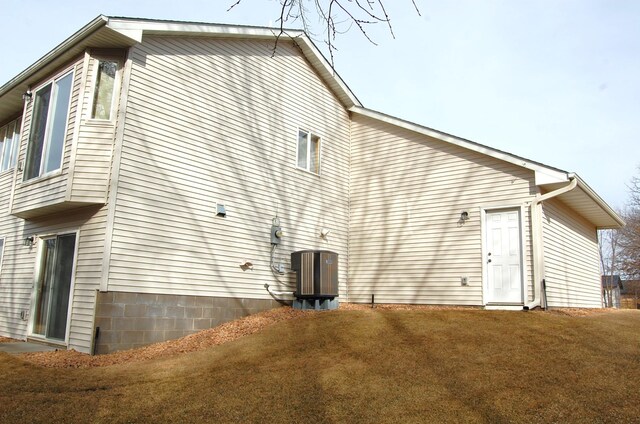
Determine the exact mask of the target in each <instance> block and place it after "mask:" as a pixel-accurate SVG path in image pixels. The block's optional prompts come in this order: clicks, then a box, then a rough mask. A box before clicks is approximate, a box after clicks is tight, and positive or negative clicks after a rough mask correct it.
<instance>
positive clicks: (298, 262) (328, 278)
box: [291, 250, 338, 309]
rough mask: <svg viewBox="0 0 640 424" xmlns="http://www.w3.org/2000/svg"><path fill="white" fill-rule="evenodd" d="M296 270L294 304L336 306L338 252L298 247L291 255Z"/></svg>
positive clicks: (309, 307) (301, 307)
mask: <svg viewBox="0 0 640 424" xmlns="http://www.w3.org/2000/svg"><path fill="white" fill-rule="evenodd" d="M291 269H292V270H293V271H295V273H296V291H295V297H296V301H294V305H293V306H294V307H295V308H298V309H335V308H337V307H338V299H337V297H338V254H337V253H335V252H330V251H328V250H300V251H297V252H293V253H292V254H291Z"/></svg>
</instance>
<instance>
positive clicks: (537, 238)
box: [523, 174, 578, 311]
mask: <svg viewBox="0 0 640 424" xmlns="http://www.w3.org/2000/svg"><path fill="white" fill-rule="evenodd" d="M576 177H577V176H576V175H575V174H570V175H568V178H569V184H567V185H566V186H564V187H561V188H559V189H557V190H554V191H551V192H549V193H547V194H544V195H542V196H539V197H536V199H535V200H534V201H533V202H531V227H532V228H531V242H532V244H533V251H532V254H533V300H532V301H531V302H529V303H528V304H526V305H524V307H523V310H525V311H528V310H530V309H534V308H537V307H541V303H540V302H541V297H542V295H541V294H542V293H541V288H542V286H541V282H542V278H543V276H544V252H543V250H542V244H543V243H542V237H543V235H542V213H541V209H540V205H541V204H542V202H544V201H545V200H549V199H551V198H554V197H556V196H559V195H561V194H564V193H567V192H569V191H571V190H573V189H574V188H576V187H577V186H578V178H576ZM545 303H546V299H545ZM545 307H546V305H545Z"/></svg>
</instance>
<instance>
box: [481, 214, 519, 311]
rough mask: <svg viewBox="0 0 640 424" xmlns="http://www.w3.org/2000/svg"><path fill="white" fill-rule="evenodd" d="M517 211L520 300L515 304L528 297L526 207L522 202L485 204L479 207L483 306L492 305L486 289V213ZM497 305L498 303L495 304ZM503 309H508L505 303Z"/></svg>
mask: <svg viewBox="0 0 640 424" xmlns="http://www.w3.org/2000/svg"><path fill="white" fill-rule="evenodd" d="M516 210H517V211H518V213H519V217H520V219H519V225H520V288H521V291H520V302H519V303H518V304H517V305H518V309H519V308H520V306H519V305H524V303H525V302H526V300H527V299H528V297H529V296H528V285H527V284H526V281H527V278H526V275H525V273H526V263H525V248H526V245H525V240H526V238H525V212H526V207H525V205H523V204H518V205H513V204H512V205H495V206H485V207H481V208H480V232H481V239H482V242H481V244H482V248H481V252H482V257H481V263H482V304H483V305H484V306H487V305H492V304H490V303H488V297H489V296H488V293H487V292H488V290H489V267H488V265H487V253H488V252H487V214H489V213H491V212H501V211H516ZM497 305H499V304H497ZM505 309H508V306H507V305H505Z"/></svg>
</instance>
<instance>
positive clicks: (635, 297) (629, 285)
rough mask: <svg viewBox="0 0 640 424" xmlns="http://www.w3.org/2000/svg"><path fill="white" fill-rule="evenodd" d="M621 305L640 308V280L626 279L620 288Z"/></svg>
mask: <svg viewBox="0 0 640 424" xmlns="http://www.w3.org/2000/svg"><path fill="white" fill-rule="evenodd" d="M620 297H621V301H620V306H621V307H622V308H628V309H640V280H624V281H622V286H621V288H620Z"/></svg>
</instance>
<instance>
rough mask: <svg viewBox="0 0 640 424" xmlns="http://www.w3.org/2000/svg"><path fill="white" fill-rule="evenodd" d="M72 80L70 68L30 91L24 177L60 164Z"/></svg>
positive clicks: (54, 168) (52, 168)
mask: <svg viewBox="0 0 640 424" xmlns="http://www.w3.org/2000/svg"><path fill="white" fill-rule="evenodd" d="M72 83H73V72H69V73H67V74H64V75H62V76H60V77H58V78H56V79H54V80H52V81H51V82H49V83H47V84H46V85H44V86H42V87H40V88H39V89H38V90H37V91H36V92H35V93H34V95H33V100H32V102H33V110H32V114H31V131H30V132H29V146H28V149H27V160H26V163H25V171H24V179H25V180H30V179H32V178H35V177H38V176H40V175H44V174H47V173H49V172H53V171H56V170H58V169H60V167H61V166H62V155H63V151H64V141H65V136H66V134H67V118H68V116H69V103H70V101H71V86H72Z"/></svg>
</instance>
